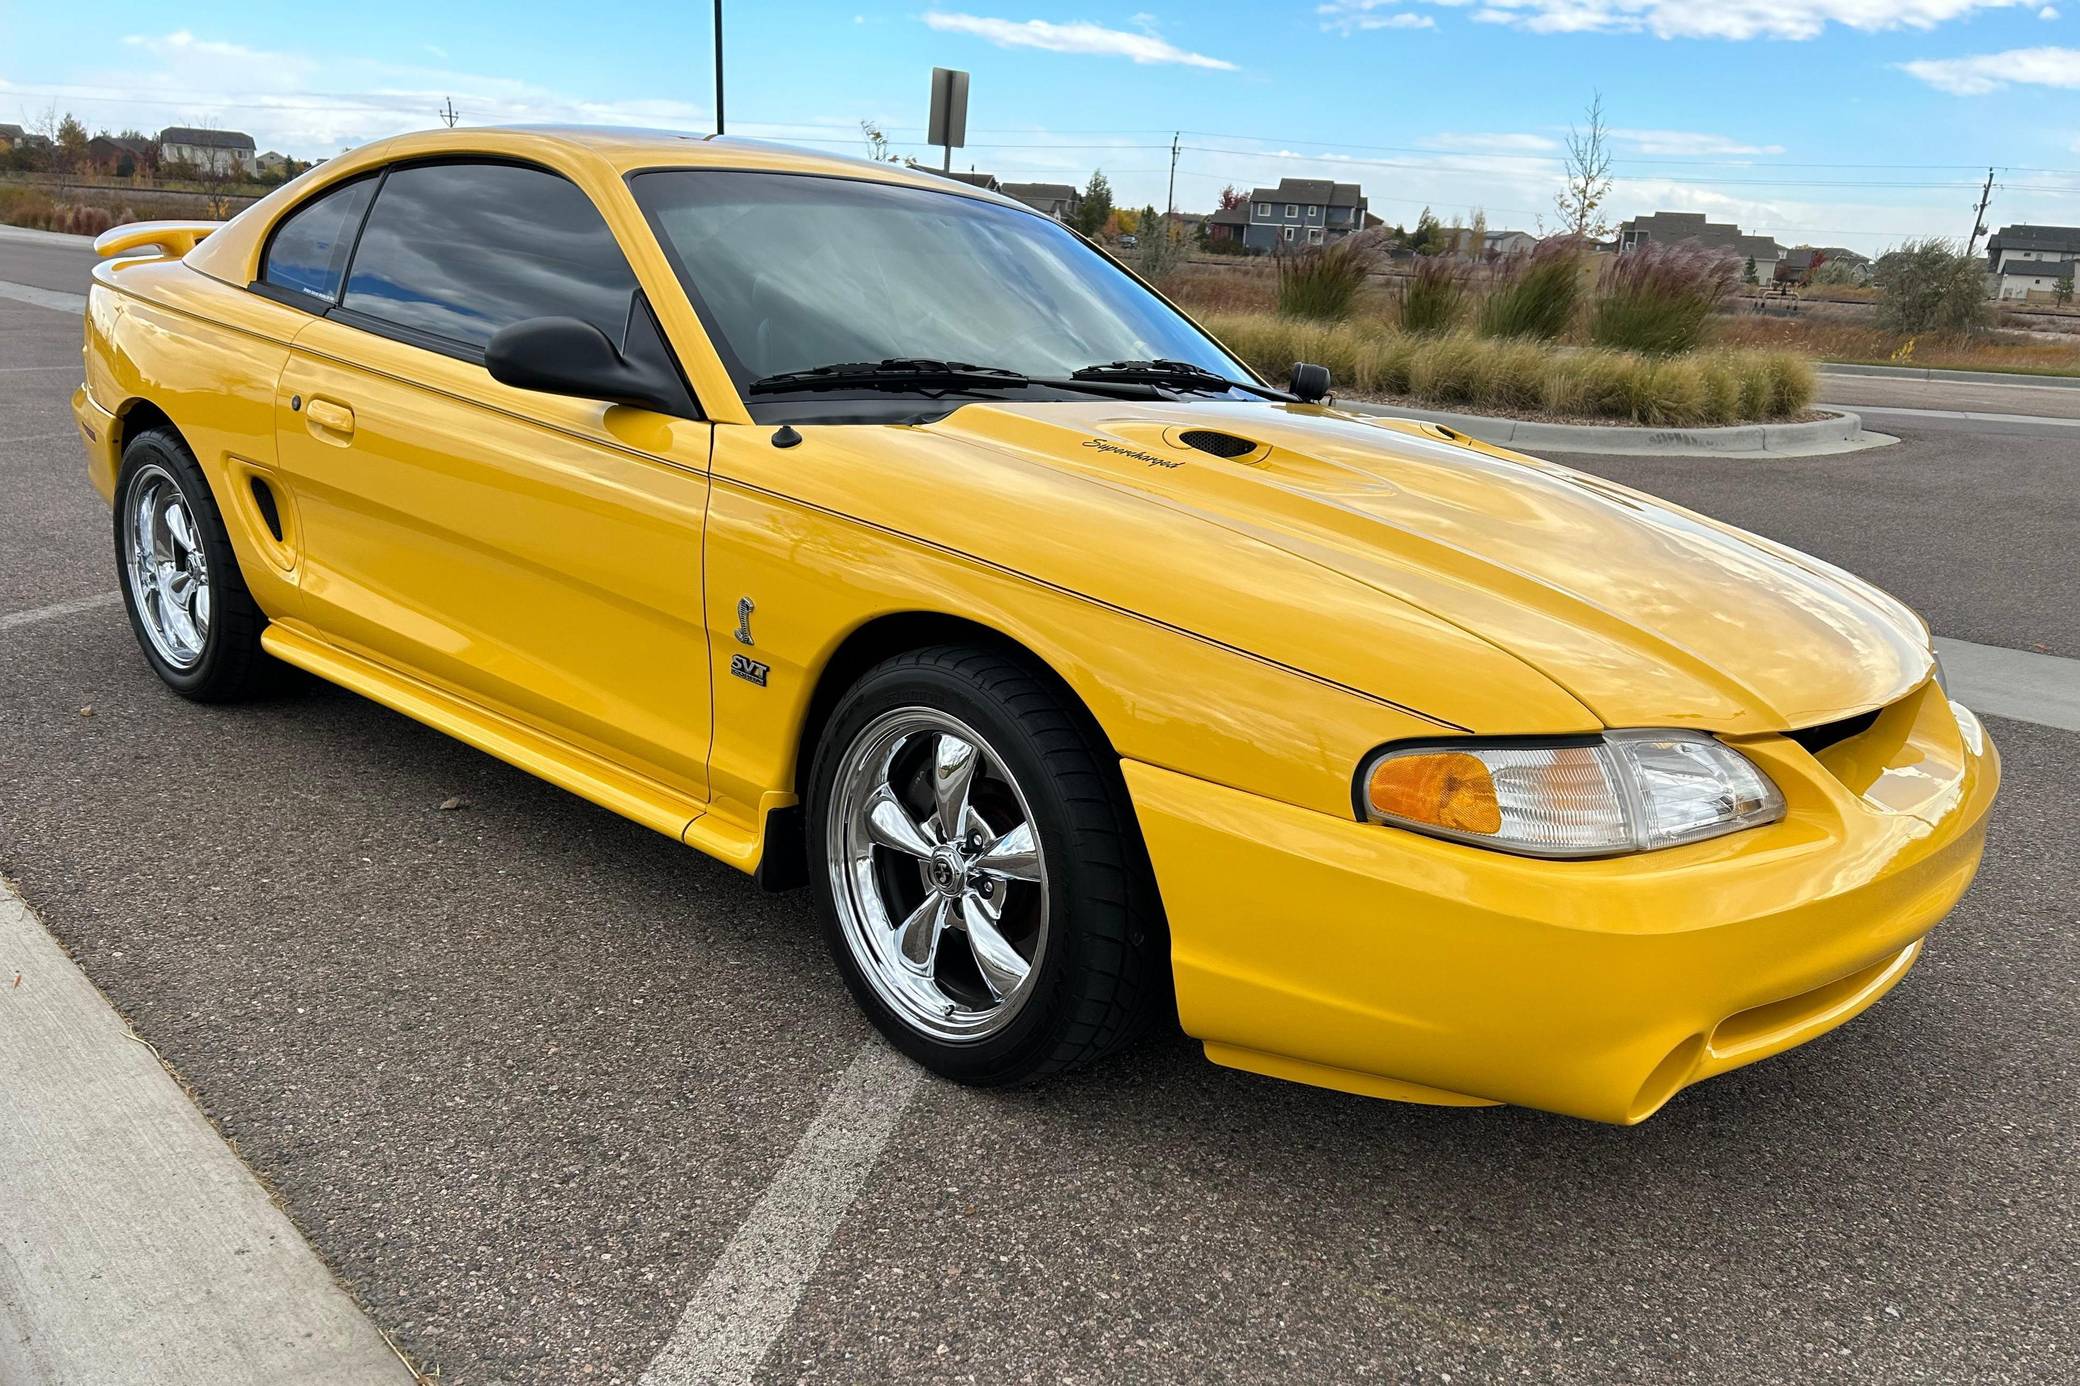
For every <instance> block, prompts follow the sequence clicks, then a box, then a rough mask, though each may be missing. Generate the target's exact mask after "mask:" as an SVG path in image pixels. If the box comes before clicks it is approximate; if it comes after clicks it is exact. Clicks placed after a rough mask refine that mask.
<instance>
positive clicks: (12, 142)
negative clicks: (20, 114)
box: [0, 121, 22, 154]
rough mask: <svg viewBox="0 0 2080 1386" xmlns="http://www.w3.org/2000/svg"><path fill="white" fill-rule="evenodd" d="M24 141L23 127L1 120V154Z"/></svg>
mask: <svg viewBox="0 0 2080 1386" xmlns="http://www.w3.org/2000/svg"><path fill="white" fill-rule="evenodd" d="M21 142H22V127H21V126H19V125H9V124H7V123H6V122H4V121H0V154H5V153H6V152H7V151H8V150H10V149H12V148H14V147H15V146H16V145H18V144H20V143H21Z"/></svg>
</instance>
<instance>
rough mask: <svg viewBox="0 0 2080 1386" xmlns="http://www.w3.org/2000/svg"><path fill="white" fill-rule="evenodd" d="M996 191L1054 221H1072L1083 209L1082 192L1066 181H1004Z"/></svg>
mask: <svg viewBox="0 0 2080 1386" xmlns="http://www.w3.org/2000/svg"><path fill="white" fill-rule="evenodd" d="M997 191H998V192H1001V193H1002V194H1004V196H1006V197H1015V198H1017V199H1018V200H1019V201H1020V202H1023V203H1025V204H1026V206H1028V207H1031V208H1032V209H1033V210H1034V211H1036V212H1045V213H1046V214H1047V215H1049V216H1051V217H1053V218H1054V219H1055V220H1056V221H1074V220H1076V214H1077V213H1078V212H1079V211H1081V210H1083V194H1082V193H1080V192H1078V191H1077V190H1076V189H1075V188H1073V187H1071V186H1070V185H1069V184H1067V183H1005V184H1003V185H1002V186H1001V187H999V188H998V189H997Z"/></svg>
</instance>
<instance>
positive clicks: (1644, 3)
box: [1316, 0, 2049, 39]
mask: <svg viewBox="0 0 2080 1386" xmlns="http://www.w3.org/2000/svg"><path fill="white" fill-rule="evenodd" d="M1476 2H1477V3H1478V5H1479V8H1477V9H1474V10H1473V13H1472V17H1473V19H1474V20H1475V21H1476V22H1478V23H1484V24H1503V25H1508V26H1510V27H1512V28H1518V29H1525V30H1528V31H1530V32H1532V33H1539V34H1582V33H1625V34H1630V33H1648V34H1652V35H1654V36H1655V37H1656V38H1664V39H1674V38H1711V39H1754V38H1776V39H1810V38H1817V37H1819V36H1820V34H1821V33H1823V32H1825V30H1826V29H1827V27H1828V26H1829V25H1830V24H1834V25H1840V26H1842V27H1844V28H1849V29H1859V30H1862V31H1863V32H1865V33H1875V32H1877V31H1879V30H1884V29H1923V30H1926V29H1933V28H1936V27H1937V26H1938V25H1941V24H1946V23H1948V22H1950V21H1951V20H1955V19H1964V18H1968V17H1969V16H1971V15H1973V14H1975V13H1978V12H1979V11H1982V10H2004V9H2014V8H2017V7H2028V6H2033V5H2037V4H2040V3H2041V0H1802V2H1800V3H1785V0H1712V3H1708V4H1707V3H1700V0H1328V3H1324V4H1320V5H1318V6H1317V7H1316V13H1317V14H1320V15H1322V16H1323V25H1322V27H1323V28H1325V29H1333V30H1338V31H1340V32H1343V33H1353V32H1355V31H1357V30H1359V29H1368V28H1383V27H1388V26H1389V25H1390V24H1393V25H1394V26H1395V27H1405V26H1402V25H1399V24H1397V23H1396V22H1395V21H1394V20H1393V19H1392V18H1391V16H1400V15H1405V16H1412V17H1413V18H1416V19H1421V18H1424V17H1425V16H1421V15H1416V14H1415V13H1414V10H1413V7H1414V6H1415V5H1417V4H1425V5H1432V6H1439V7H1443V8H1448V9H1463V8H1466V7H1468V6H1469V5H1472V4H1475V3H1476ZM2046 8H2049V7H2048V6H2047V7H2046Z"/></svg>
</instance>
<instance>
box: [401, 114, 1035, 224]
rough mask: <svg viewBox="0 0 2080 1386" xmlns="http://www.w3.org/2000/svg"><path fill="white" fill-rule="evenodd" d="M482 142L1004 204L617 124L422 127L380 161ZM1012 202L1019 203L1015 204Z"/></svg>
mask: <svg viewBox="0 0 2080 1386" xmlns="http://www.w3.org/2000/svg"><path fill="white" fill-rule="evenodd" d="M487 143H495V144H497V145H499V146H500V147H502V148H504V149H506V150H509V151H514V150H516V149H517V148H518V147H524V146H527V145H533V146H535V147H536V148H537V149H538V151H539V152H540V153H541V154H542V155H543V156H544V161H545V162H552V163H553V162H554V159H553V158H552V157H550V156H552V155H553V154H554V153H557V152H562V153H565V154H571V153H581V154H584V155H589V156H591V157H592V158H594V159H597V160H599V161H600V162H602V163H604V164H606V165H608V166H609V167H611V168H612V169H613V170H614V171H615V172H616V173H631V172H634V171H635V170H637V169H651V168H759V169H767V170H774V171H780V172H787V173H815V174H824V175H830V176H837V177H846V178H873V179H877V180H879V181H882V182H889V183H905V184H910V185H912V186H916V187H925V188H933V189H936V190H938V191H941V192H947V191H953V190H960V191H964V192H967V193H971V194H979V195H981V196H982V197H984V198H987V199H988V200H990V201H997V202H1003V201H1010V199H1007V198H1003V197H999V196H998V195H996V194H994V193H989V192H986V191H985V190H983V189H979V188H975V187H972V186H970V185H968V184H965V183H962V182H960V181H959V180H958V179H954V178H942V177H941V176H939V175H938V174H936V173H934V172H932V171H931V170H929V169H915V168H910V167H906V166H904V165H901V164H891V163H882V162H877V161H875V160H872V159H864V158H856V157H853V156H851V155H846V154H836V153H828V152H825V151H822V150H815V149H803V148H801V147H800V146H797V145H791V144H786V143H783V142H780V141H776V140H762V139H749V138H746V137H744V136H742V135H703V134H699V133H697V132H693V131H687V130H654V129H644V128H642V127H639V126H624V125H480V126H464V127H461V128H458V129H454V130H424V131H420V132H418V133H416V134H410V135H398V136H395V137H393V138H392V139H391V140H388V141H385V142H384V144H385V147H384V156H385V158H386V159H409V158H424V157H426V156H428V155H437V154H441V153H446V152H454V153H464V152H475V151H479V150H482V149H483V148H484V147H485V145H486V144H487ZM1014 205H1018V204H1014Z"/></svg>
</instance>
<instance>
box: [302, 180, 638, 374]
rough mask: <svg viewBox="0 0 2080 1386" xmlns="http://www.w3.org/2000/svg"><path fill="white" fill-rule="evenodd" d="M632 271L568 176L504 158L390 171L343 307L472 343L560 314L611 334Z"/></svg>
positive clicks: (622, 319) (616, 332)
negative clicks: (504, 161)
mask: <svg viewBox="0 0 2080 1386" xmlns="http://www.w3.org/2000/svg"><path fill="white" fill-rule="evenodd" d="M635 289H636V280H635V274H634V272H633V271H631V270H630V269H629V267H628V260H627V259H626V257H624V256H623V255H622V253H621V247H620V246H619V245H618V244H616V242H615V240H614V233H613V232H612V231H610V230H608V229H607V223H606V221H605V219H604V218H602V217H601V216H600V214H599V211H598V209H597V208H595V207H594V206H593V205H592V201H591V199H589V198H587V197H586V196H585V194H584V193H583V192H581V191H580V190H579V189H578V187H577V185H576V184H574V183H572V182H570V181H569V180H567V179H564V178H559V177H557V176H556V175H555V174H552V173H545V172H543V171H542V170H540V169H534V168H523V167H520V166H518V165H514V164H492V163H443V164H420V165H416V166H409V167H404V168H396V169H392V170H391V171H390V175H389V177H387V178H386V179H384V180H383V190H382V192H381V193H380V194H378V195H377V197H376V205H375V208H374V210H372V211H371V212H370V213H369V215H368V226H367V228H366V229H365V230H364V231H363V232H362V233H361V245H360V248H359V249H357V250H356V251H355V252H354V265H353V270H352V272H351V273H350V274H349V276H348V279H347V291H346V295H345V297H344V298H343V299H342V300H341V304H342V306H343V307H345V308H348V309H350V310H352V311H353V312H356V313H360V314H363V315H365V316H367V317H370V318H377V319H380V320H382V321H383V322H386V323H392V324H395V325H396V326H398V327H403V328H408V329H410V330H412V331H414V332H420V333H426V334H429V335H431V336H434V337H439V338H442V339H445V340H446V341H450V342H455V343H459V344H462V345H465V346H469V347H476V348H481V347H482V346H483V345H484V344H485V343H486V342H488V341H490V340H491V334H492V333H494V332H496V331H498V329H500V328H501V327H505V326H508V325H510V324H512V323H516V322H520V321H523V320H525V319H527V318H540V317H569V318H578V319H581V320H583V321H585V322H589V323H591V324H593V325H594V326H595V327H598V328H599V329H600V330H601V331H603V332H605V333H606V334H607V335H608V337H610V338H611V339H613V340H614V341H617V342H618V341H620V340H621V337H622V332H623V328H624V327H625V326H626V324H627V322H628V313H629V303H630V301H631V300H632V298H633V297H634V295H635Z"/></svg>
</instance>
